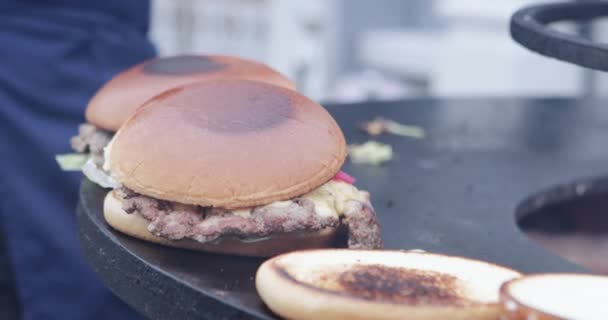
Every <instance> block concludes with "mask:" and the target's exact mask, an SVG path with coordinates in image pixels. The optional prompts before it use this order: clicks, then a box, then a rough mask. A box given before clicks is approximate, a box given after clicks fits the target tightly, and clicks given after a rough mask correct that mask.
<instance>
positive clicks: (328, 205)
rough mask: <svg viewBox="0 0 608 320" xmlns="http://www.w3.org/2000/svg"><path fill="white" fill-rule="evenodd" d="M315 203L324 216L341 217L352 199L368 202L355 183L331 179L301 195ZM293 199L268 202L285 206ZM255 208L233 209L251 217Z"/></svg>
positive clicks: (237, 212)
mask: <svg viewBox="0 0 608 320" xmlns="http://www.w3.org/2000/svg"><path fill="white" fill-rule="evenodd" d="M300 198H303V199H307V200H310V201H312V202H313V203H314V205H315V212H316V213H317V214H318V215H320V216H323V217H331V216H335V217H340V216H342V215H344V213H345V211H346V204H347V203H348V202H349V201H351V200H356V201H361V202H367V201H368V199H367V193H365V192H361V191H359V190H357V188H355V187H354V186H353V185H350V184H348V183H344V182H341V181H334V180H332V181H330V182H327V183H326V184H324V185H322V186H320V187H319V188H317V189H315V190H313V191H311V192H309V193H307V194H305V195H303V196H301V197H300ZM291 204H292V201H277V202H273V203H271V204H268V206H269V207H274V208H285V207H288V206H289V205H291ZM252 210H253V208H244V209H238V210H234V211H232V212H233V213H234V214H235V215H237V216H240V217H243V218H249V217H251V211H252Z"/></svg>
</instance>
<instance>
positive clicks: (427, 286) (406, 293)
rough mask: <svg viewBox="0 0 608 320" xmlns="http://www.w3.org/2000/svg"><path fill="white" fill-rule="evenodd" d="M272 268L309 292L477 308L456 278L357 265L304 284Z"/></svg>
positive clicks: (274, 265) (380, 300) (276, 267)
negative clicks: (461, 290)
mask: <svg viewBox="0 0 608 320" xmlns="http://www.w3.org/2000/svg"><path fill="white" fill-rule="evenodd" d="M273 268H274V269H275V271H276V272H277V274H279V275H280V276H281V277H283V278H285V279H288V280H289V281H291V282H295V283H297V284H299V285H302V286H305V287H307V288H309V289H311V290H316V291H319V292H324V293H330V294H335V295H338V296H344V297H349V298H354V299H361V300H367V301H376V302H382V303H391V304H406V305H412V306H453V307H465V306H474V305H476V304H478V303H477V302H475V301H471V300H470V299H466V298H465V297H463V294H462V293H461V292H460V288H459V285H458V279H457V278H456V277H454V276H451V275H448V274H444V273H438V272H433V271H427V270H416V269H407V268H395V267H388V266H383V265H363V264H359V265H354V266H350V267H348V270H341V271H336V272H331V271H326V272H323V274H322V275H320V276H318V277H317V278H316V279H314V280H313V283H308V282H302V281H300V280H298V279H296V278H295V277H293V276H292V275H291V274H290V273H289V272H288V271H287V270H286V269H285V268H283V267H282V266H281V265H280V264H277V263H274V264H273Z"/></svg>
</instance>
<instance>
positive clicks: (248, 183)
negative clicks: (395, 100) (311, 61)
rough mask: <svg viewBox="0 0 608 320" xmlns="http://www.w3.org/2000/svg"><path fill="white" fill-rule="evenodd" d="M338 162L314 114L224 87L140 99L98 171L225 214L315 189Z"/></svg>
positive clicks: (273, 90) (324, 119)
mask: <svg viewBox="0 0 608 320" xmlns="http://www.w3.org/2000/svg"><path fill="white" fill-rule="evenodd" d="M345 158H346V143H345V140H344V136H343V134H342V131H341V130H340V128H339V127H338V125H337V124H336V122H335V121H334V119H333V118H332V117H331V115H330V114H329V113H328V112H327V111H326V110H325V109H324V108H323V107H321V106H319V105H318V104H316V103H314V102H313V101H311V100H309V99H308V98H306V97H304V96H302V95H300V94H299V93H297V92H295V91H292V90H289V89H286V88H282V87H278V86H274V85H270V84H266V83H262V82H254V81H247V80H226V79H224V80H217V81H205V82H199V83H194V84H190V85H187V86H184V87H180V88H178V89H174V90H171V91H169V92H165V93H163V94H161V95H159V96H157V97H156V98H154V99H153V100H151V101H149V102H148V103H147V104H146V105H144V106H143V107H142V108H140V109H139V110H138V111H137V112H136V113H135V114H134V115H133V116H132V117H131V118H130V119H129V120H128V121H127V122H126V123H125V124H124V126H123V127H122V128H121V129H120V130H119V131H118V133H117V134H116V135H115V137H114V139H113V141H112V142H111V144H110V146H109V148H108V151H107V152H106V164H107V166H106V167H107V169H109V171H110V173H111V175H112V177H113V178H114V179H116V180H117V181H118V182H119V183H122V184H124V185H125V186H126V187H128V188H129V189H131V190H134V191H135V192H137V193H140V194H143V195H146V196H150V197H153V198H156V199H161V200H168V201H173V202H179V203H183V204H191V205H200V206H213V207H221V208H227V209H235V208H246V207H254V206H259V205H265V204H269V203H271V202H274V201H281V200H288V199H291V198H293V197H296V196H299V195H302V194H305V193H307V192H309V191H311V190H313V189H316V188H317V187H319V186H320V185H322V184H324V183H325V182H327V181H329V180H330V179H332V178H333V177H334V176H335V175H336V173H337V172H338V171H339V170H340V168H341V167H342V164H343V163H344V160H345Z"/></svg>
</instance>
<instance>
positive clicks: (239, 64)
mask: <svg viewBox="0 0 608 320" xmlns="http://www.w3.org/2000/svg"><path fill="white" fill-rule="evenodd" d="M224 78H235V79H248V80H254V81H261V82H266V83H270V84H274V85H277V86H282V87H286V88H291V89H293V88H294V84H293V83H292V82H291V81H289V80H288V79H287V78H286V77H285V76H283V75H281V74H280V73H278V72H277V71H275V70H273V69H271V68H270V67H268V66H266V65H264V64H261V63H258V62H254V61H251V60H245V59H240V58H236V57H231V56H221V55H179V56H171V57H164V58H156V59H151V60H148V61H145V62H143V63H141V64H138V65H136V66H134V67H132V68H130V69H128V70H126V71H124V72H122V73H120V74H118V75H117V76H115V77H114V78H113V79H112V80H110V81H109V82H107V83H106V84H105V85H104V86H103V87H102V88H101V89H100V90H99V91H98V92H97V93H96V94H95V96H94V97H93V98H92V99H91V100H90V102H89V104H88V106H87V109H86V112H85V117H86V119H87V121H88V122H89V123H91V124H93V125H95V126H97V127H99V128H102V129H105V130H108V131H112V132H115V131H117V130H118V129H119V128H120V126H121V125H122V124H123V123H124V122H125V121H126V120H127V119H128V118H129V116H130V115H131V114H132V113H133V112H134V111H135V110H136V109H137V108H138V107H139V106H141V105H142V104H144V103H145V102H146V101H147V100H148V99H150V98H152V97H154V96H155V95H157V94H158V93H160V92H163V91H166V90H169V89H172V88H175V87H179V86H182V85H185V84H188V83H192V82H195V81H206V80H215V79H224Z"/></svg>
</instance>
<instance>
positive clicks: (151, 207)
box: [117, 187, 383, 249]
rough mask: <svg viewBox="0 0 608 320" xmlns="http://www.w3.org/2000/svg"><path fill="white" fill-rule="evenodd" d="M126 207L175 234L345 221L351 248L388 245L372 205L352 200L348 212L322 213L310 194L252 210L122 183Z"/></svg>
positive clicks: (202, 236) (251, 235)
mask: <svg viewBox="0 0 608 320" xmlns="http://www.w3.org/2000/svg"><path fill="white" fill-rule="evenodd" d="M117 192H118V195H119V196H120V198H121V199H122V205H123V209H124V210H125V211H126V212H127V213H129V214H132V213H139V214H140V215H142V216H143V217H144V218H145V219H146V220H148V221H150V224H149V225H148V230H149V231H150V232H151V233H152V234H154V235H156V236H159V237H163V238H166V239H171V240H180V239H184V238H186V239H193V240H196V241H199V242H201V243H206V242H212V241H214V240H218V239H220V238H221V237H223V236H232V237H237V238H241V239H259V238H264V237H268V236H271V235H273V234H278V233H288V232H298V231H318V230H321V229H324V228H327V227H337V226H338V225H340V223H343V224H344V225H345V226H346V227H347V229H348V246H349V248H358V249H377V248H382V245H383V244H382V238H381V232H380V231H381V230H380V226H379V224H378V220H377V218H376V213H375V212H374V210H373V208H372V206H371V205H370V204H369V203H365V202H362V201H357V200H348V202H347V203H346V205H345V212H344V215H343V217H339V216H337V215H322V214H319V213H318V212H317V211H316V210H315V203H314V202H313V201H312V200H310V199H306V198H296V199H293V200H289V201H280V202H274V203H271V204H269V205H265V206H260V207H255V208H252V209H247V210H227V209H222V208H212V207H201V206H195V205H185V204H180V203H176V202H169V201H163V200H158V199H154V198H151V197H147V196H144V195H141V194H138V193H136V192H134V191H132V190H130V189H127V188H125V187H122V188H120V189H118V190H117Z"/></svg>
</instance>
